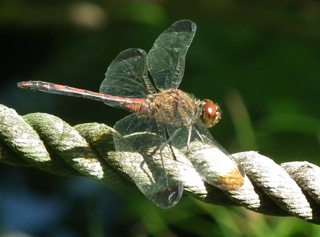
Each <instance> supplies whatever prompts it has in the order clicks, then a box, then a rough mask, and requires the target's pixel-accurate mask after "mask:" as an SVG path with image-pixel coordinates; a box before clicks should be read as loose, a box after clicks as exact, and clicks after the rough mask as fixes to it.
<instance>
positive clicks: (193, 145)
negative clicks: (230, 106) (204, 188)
mask: <svg viewBox="0 0 320 237" xmlns="http://www.w3.org/2000/svg"><path fill="white" fill-rule="evenodd" d="M166 126H167V130H168V133H169V135H170V136H171V137H170V140H171V141H172V144H173V146H174V147H176V148H178V149H180V150H181V151H182V150H184V153H185V155H186V157H188V159H189V160H190V162H191V163H192V165H193V167H194V168H195V169H196V170H197V172H198V173H199V175H200V176H201V178H202V180H203V181H205V182H207V183H209V184H212V185H214V186H216V187H219V188H221V189H226V190H236V189H239V188H240V187H242V185H243V183H244V177H245V172H244V170H243V168H242V166H240V165H238V164H237V163H236V162H235V160H234V159H233V158H232V156H231V155H230V154H229V153H228V152H227V151H226V150H225V149H224V148H223V147H222V146H221V145H220V144H219V143H218V142H217V141H216V140H214V138H213V137H212V135H211V134H210V132H209V130H208V129H207V128H206V127H205V125H204V124H203V122H202V121H201V120H200V119H199V120H198V121H197V122H196V123H195V124H194V125H192V127H189V128H187V127H183V128H181V129H180V130H177V129H176V128H175V127H172V126H171V125H169V124H167V125H166ZM177 131H178V132H177Z"/></svg>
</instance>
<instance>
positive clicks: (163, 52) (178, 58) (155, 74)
mask: <svg viewBox="0 0 320 237" xmlns="http://www.w3.org/2000/svg"><path fill="white" fill-rule="evenodd" d="M195 32H196V24H195V23H194V22H192V21H189V20H181V21H177V22H175V23H174V24H173V25H172V26H170V27H169V28H168V29H167V30H166V31H164V32H163V33H162V34H161V35H160V36H159V37H158V38H157V39H156V41H155V43H154V45H153V47H152V48H151V50H150V51H149V53H148V56H147V64H148V69H149V72H150V74H151V76H152V78H153V81H154V84H155V86H156V87H157V89H159V90H167V89H170V88H174V89H176V88H178V86H179V84H180V82H181V80H182V77H183V74H184V68H185V60H186V54H187V51H188V48H189V46H190V44H191V42H192V39H193V37H194V34H195Z"/></svg>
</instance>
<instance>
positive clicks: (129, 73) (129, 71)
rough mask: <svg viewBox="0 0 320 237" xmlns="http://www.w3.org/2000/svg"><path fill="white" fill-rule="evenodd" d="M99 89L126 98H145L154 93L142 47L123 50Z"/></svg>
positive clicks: (104, 92) (109, 68)
mask: <svg viewBox="0 0 320 237" xmlns="http://www.w3.org/2000/svg"><path fill="white" fill-rule="evenodd" d="M99 91H100V93H103V94H107V95H114V96H119V97H126V98H145V97H146V96H147V95H148V94H150V93H154V92H155V88H154V86H153V85H152V83H151V82H150V79H149V78H148V72H147V67H146V52H145V51H144V50H142V49H127V50H125V51H122V52H121V53H120V54H119V55H118V56H117V57H116V58H115V59H114V60H113V62H112V63H111V64H110V66H109V67H108V70H107V72H106V77H105V79H104V80H103V81H102V83H101V86H100V90H99Z"/></svg>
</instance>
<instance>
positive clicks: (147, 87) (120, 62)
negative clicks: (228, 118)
mask: <svg viewBox="0 0 320 237" xmlns="http://www.w3.org/2000/svg"><path fill="white" fill-rule="evenodd" d="M195 32H196V24H195V23H194V22H192V21H190V20H180V21H177V22H175V23H174V24H172V25H171V26H170V27H169V28H168V29H167V30H165V31H164V32H163V33H162V34H160V36H159V37H158V38H157V39H156V41H155V43H154V45H153V47H152V48H151V50H150V51H149V52H148V53H146V52H145V51H144V50H142V49H139V48H130V49H127V50H124V51H122V52H121V53H120V54H119V55H118V56H117V57H116V58H115V59H114V60H113V62H112V63H111V64H110V66H109V67H108V69H107V72H106V74H105V79H104V80H103V81H102V83H101V85H100V90H99V91H100V93H97V92H92V91H88V90H83V89H78V88H73V87H69V86H65V85H58V84H53V83H49V82H42V81H23V82H19V83H18V87H20V88H23V89H30V90H33V91H42V92H47V93H54V94H60V95H67V96H75V97H82V98H87V99H93V100H97V101H101V102H104V103H105V104H107V105H109V106H112V107H118V108H123V109H126V110H128V111H130V112H131V113H132V114H130V115H128V116H126V117H124V118H123V119H121V120H120V121H118V122H117V123H116V124H115V126H114V129H115V130H116V131H117V132H118V134H119V135H115V136H114V144H115V150H116V151H119V152H130V153H138V154H144V155H145V156H144V157H145V158H146V159H147V158H148V157H150V156H151V157H152V154H157V157H158V159H154V160H152V159H149V160H146V161H145V163H146V164H148V165H149V166H150V167H149V169H150V170H151V175H150V180H151V181H150V182H149V183H147V184H145V183H142V182H141V180H139V178H137V177H136V176H135V175H134V174H131V178H132V179H133V181H135V183H136V185H137V187H138V188H139V189H140V190H141V192H142V193H143V194H144V195H145V196H146V197H147V198H149V199H150V200H151V201H153V202H154V203H155V204H157V205H158V206H159V207H162V208H170V207H173V206H174V205H176V204H177V203H178V201H179V200H180V198H181V196H182V194H183V182H182V180H181V178H180V174H179V167H177V166H178V165H179V163H178V162H176V161H177V157H178V154H177V153H178V152H180V153H182V154H184V155H185V156H187V157H192V156H193V155H194V154H196V153H197V152H198V150H199V149H201V148H199V146H198V145H194V144H199V143H200V144H206V145H207V146H210V147H213V148H214V149H215V150H216V151H221V152H222V153H224V154H225V156H226V157H227V158H229V159H230V160H231V161H232V165H231V166H230V168H228V169H227V170H228V172H227V173H226V174H224V175H221V176H217V175H211V176H210V174H209V175H208V171H206V170H205V168H204V167H206V166H208V165H206V163H205V161H200V162H193V163H192V165H193V166H194V167H195V169H196V171H197V172H198V173H199V174H200V177H201V179H202V180H203V181H205V182H207V183H209V184H212V185H215V186H217V187H218V188H221V189H226V190H237V189H239V188H241V187H242V185H243V184H244V178H245V172H244V169H243V168H242V166H241V165H239V164H237V163H236V161H235V160H234V159H233V158H232V156H231V155H230V154H229V153H228V152H227V151H226V150H224V149H223V148H222V147H221V146H220V145H219V144H218V142H217V141H216V140H215V139H214V138H213V137H212V135H211V134H210V132H209V130H208V128H211V127H213V126H214V125H216V124H217V123H218V122H219V120H220V119H221V114H222V112H221V109H220V107H219V105H218V104H216V103H214V102H212V101H211V100H209V99H204V100H198V99H196V98H195V97H194V96H193V95H191V94H188V93H185V92H183V91H181V90H179V89H178V86H179V85H180V83H181V81H182V78H183V75H184V71H185V61H186V54H187V50H188V48H189V46H190V44H191V42H192V40H193V37H194V35H195ZM150 76H151V78H152V79H153V80H150ZM133 134H139V136H134V139H129V140H128V138H126V137H128V136H131V135H133ZM200 153H201V152H200ZM197 154H198V153H197ZM200 159H201V157H200ZM155 160H156V163H157V165H156V168H151V167H152V165H151V163H152V162H153V161H155ZM141 165H142V166H143V165H145V164H141ZM168 170H171V171H172V172H173V174H172V173H169V172H168ZM133 173H134V172H133ZM129 176H130V174H129Z"/></svg>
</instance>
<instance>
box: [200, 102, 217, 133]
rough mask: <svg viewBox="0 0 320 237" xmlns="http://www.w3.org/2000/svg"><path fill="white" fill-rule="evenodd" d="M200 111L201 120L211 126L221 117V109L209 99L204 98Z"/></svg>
mask: <svg viewBox="0 0 320 237" xmlns="http://www.w3.org/2000/svg"><path fill="white" fill-rule="evenodd" d="M203 101H204V102H205V104H204V107H203V110H204V111H203V113H202V117H201V118H202V121H203V123H204V124H205V125H206V126H207V127H208V128H211V127H213V126H214V125H216V124H217V123H218V122H219V120H220V119H221V114H222V111H221V109H220V107H219V105H218V104H215V103H213V102H212V101H211V100H208V99H205V100H203Z"/></svg>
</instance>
